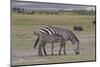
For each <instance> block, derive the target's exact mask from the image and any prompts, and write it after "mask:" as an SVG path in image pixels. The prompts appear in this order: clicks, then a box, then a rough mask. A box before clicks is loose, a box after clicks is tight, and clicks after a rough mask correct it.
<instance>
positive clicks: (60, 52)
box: [59, 43, 63, 55]
mask: <svg viewBox="0 0 100 67" xmlns="http://www.w3.org/2000/svg"><path fill="white" fill-rule="evenodd" d="M62 46H63V45H62V44H61V43H60V50H59V55H61V49H62Z"/></svg>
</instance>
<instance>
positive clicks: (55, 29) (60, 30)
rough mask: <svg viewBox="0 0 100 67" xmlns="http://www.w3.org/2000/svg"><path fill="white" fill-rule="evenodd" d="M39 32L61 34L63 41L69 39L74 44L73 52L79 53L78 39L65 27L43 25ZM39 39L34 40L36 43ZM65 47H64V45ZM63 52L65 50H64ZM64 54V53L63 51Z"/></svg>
mask: <svg viewBox="0 0 100 67" xmlns="http://www.w3.org/2000/svg"><path fill="white" fill-rule="evenodd" d="M39 32H40V33H45V34H48V35H59V36H62V38H63V40H64V41H65V42H67V41H70V42H71V43H72V44H73V46H74V51H75V54H79V53H80V52H79V39H78V38H77V37H76V36H75V34H74V33H73V32H72V31H70V30H68V29H65V28H60V27H54V26H45V27H42V28H41V29H40V30H39ZM38 41H39V39H38V40H37V41H36V42H37V43H38ZM61 49H62V46H61V47H60V51H59V55H60V54H61ZM64 49H65V47H64ZM64 52H65V51H64ZM65 54H66V53H65Z"/></svg>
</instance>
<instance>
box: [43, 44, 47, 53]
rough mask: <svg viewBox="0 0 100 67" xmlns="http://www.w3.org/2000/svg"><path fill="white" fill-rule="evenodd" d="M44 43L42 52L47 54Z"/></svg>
mask: <svg viewBox="0 0 100 67" xmlns="http://www.w3.org/2000/svg"><path fill="white" fill-rule="evenodd" d="M45 45H46V43H44V45H43V51H44V54H45V55H47V53H46V50H45Z"/></svg>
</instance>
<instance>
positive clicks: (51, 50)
mask: <svg viewBox="0 0 100 67" xmlns="http://www.w3.org/2000/svg"><path fill="white" fill-rule="evenodd" d="M51 46H52V49H51V55H53V48H54V44H53V42H52V43H51Z"/></svg>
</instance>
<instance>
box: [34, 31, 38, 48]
mask: <svg viewBox="0 0 100 67" xmlns="http://www.w3.org/2000/svg"><path fill="white" fill-rule="evenodd" d="M33 33H34V34H35V35H36V36H38V38H37V40H36V42H35V44H34V46H33V48H36V46H37V44H38V41H39V33H38V32H36V31H33Z"/></svg>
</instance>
